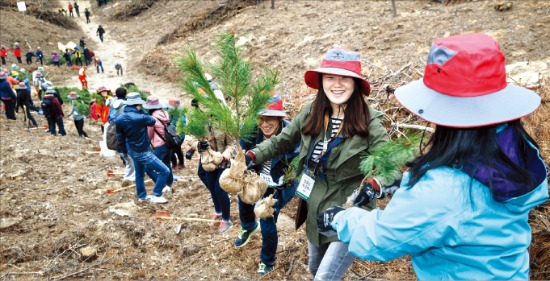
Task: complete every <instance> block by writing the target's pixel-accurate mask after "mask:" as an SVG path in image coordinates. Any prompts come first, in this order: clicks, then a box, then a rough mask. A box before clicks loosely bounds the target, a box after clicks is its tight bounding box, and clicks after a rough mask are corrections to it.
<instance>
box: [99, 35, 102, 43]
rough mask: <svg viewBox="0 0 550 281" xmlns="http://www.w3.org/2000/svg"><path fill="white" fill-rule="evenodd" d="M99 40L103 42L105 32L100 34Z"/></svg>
mask: <svg viewBox="0 0 550 281" xmlns="http://www.w3.org/2000/svg"><path fill="white" fill-rule="evenodd" d="M99 40H101V43H103V33H100V34H99Z"/></svg>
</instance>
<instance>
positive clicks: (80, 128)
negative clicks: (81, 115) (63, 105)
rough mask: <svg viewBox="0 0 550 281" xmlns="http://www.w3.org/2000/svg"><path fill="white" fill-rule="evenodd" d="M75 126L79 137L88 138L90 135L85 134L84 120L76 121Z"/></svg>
mask: <svg viewBox="0 0 550 281" xmlns="http://www.w3.org/2000/svg"><path fill="white" fill-rule="evenodd" d="M74 126H75V127H76V131H77V132H78V135H79V136H81V137H82V136H84V137H88V134H86V132H84V119H80V120H74Z"/></svg>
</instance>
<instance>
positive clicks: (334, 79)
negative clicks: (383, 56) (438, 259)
mask: <svg viewBox="0 0 550 281" xmlns="http://www.w3.org/2000/svg"><path fill="white" fill-rule="evenodd" d="M304 80H305V83H306V84H307V85H308V86H309V87H311V88H314V89H317V96H316V97H315V99H314V100H313V101H312V102H310V103H308V104H306V105H304V107H303V108H302V110H301V111H300V113H299V114H298V116H296V118H294V120H292V123H291V124H290V125H289V126H287V127H285V128H284V129H283V130H282V132H281V133H280V134H279V135H277V136H274V137H271V138H269V139H267V140H265V141H264V142H262V143H260V144H258V145H257V146H256V148H254V149H252V150H249V151H248V152H247V153H246V155H247V157H248V158H247V160H248V159H250V160H249V161H254V162H255V163H256V164H263V163H265V162H266V161H268V160H270V159H273V158H274V157H276V156H277V155H280V154H282V153H284V152H287V151H289V150H290V149H292V148H293V147H294V146H295V145H297V144H300V145H301V150H300V155H299V156H298V159H300V162H299V165H298V167H300V168H299V174H301V180H300V183H299V185H298V189H297V192H296V194H297V195H298V196H299V197H300V203H299V204H300V207H299V209H298V210H299V211H298V214H297V215H296V227H300V225H301V224H302V223H303V222H304V221H305V222H306V226H307V228H306V234H307V239H308V250H309V271H310V273H311V274H312V275H313V279H315V280H339V279H341V278H342V276H343V275H344V273H345V272H346V270H347V268H348V267H349V266H350V265H351V264H352V263H353V261H354V260H355V257H354V256H353V255H351V254H350V253H349V252H348V246H347V245H346V244H344V243H342V242H340V241H338V238H337V237H327V236H325V235H322V234H321V233H320V232H319V231H318V229H317V214H318V213H319V212H320V211H323V210H325V209H327V208H329V207H332V206H336V205H342V204H344V203H345V201H346V199H347V197H348V196H350V195H351V194H352V193H353V192H354V190H355V189H356V188H357V187H358V186H361V185H363V186H364V188H366V189H369V190H375V191H379V190H380V186H379V180H380V181H382V182H383V183H385V182H392V181H393V180H395V179H378V180H377V179H367V180H365V181H364V180H363V178H364V176H363V175H362V173H361V171H360V170H359V163H360V162H361V159H362V158H363V157H364V156H365V155H369V153H371V152H372V151H374V150H375V149H376V148H377V147H378V146H379V145H381V144H383V143H385V142H387V141H388V140H389V136H388V134H387V132H386V129H385V128H384V125H383V123H382V113H380V112H378V111H376V110H374V109H373V108H372V107H371V106H369V105H368V104H367V102H366V97H367V96H368V95H369V93H370V85H369V83H368V82H367V81H366V80H365V79H364V78H363V77H362V76H361V60H360V56H359V54H358V53H356V52H353V51H350V50H345V49H331V50H328V51H327V53H326V55H325V57H324V59H323V61H322V62H321V67H320V68H317V69H312V70H308V71H307V72H306V73H305V75H304ZM357 205H358V206H361V207H363V208H366V209H373V208H374V207H375V206H376V201H375V200H373V201H370V202H365V204H363V203H362V202H357Z"/></svg>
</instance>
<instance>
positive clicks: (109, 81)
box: [58, 0, 183, 101]
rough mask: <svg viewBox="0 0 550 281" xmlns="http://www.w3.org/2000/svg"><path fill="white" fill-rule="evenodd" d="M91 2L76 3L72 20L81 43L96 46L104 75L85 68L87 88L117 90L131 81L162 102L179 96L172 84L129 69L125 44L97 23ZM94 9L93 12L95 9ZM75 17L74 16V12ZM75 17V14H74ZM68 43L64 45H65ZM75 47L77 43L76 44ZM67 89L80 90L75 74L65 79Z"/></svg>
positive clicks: (64, 0)
mask: <svg viewBox="0 0 550 281" xmlns="http://www.w3.org/2000/svg"><path fill="white" fill-rule="evenodd" d="M58 1H59V3H60V4H61V6H62V7H67V6H68V4H69V2H71V3H74V1H67V0H58ZM92 3H93V2H91V1H78V4H79V6H80V8H79V10H80V17H75V18H74V19H75V21H76V23H77V24H78V26H80V28H81V29H82V31H83V36H84V38H85V39H84V40H85V41H86V42H92V41H93V42H94V43H95V45H96V46H97V48H96V49H94V50H92V51H94V53H95V55H96V56H97V57H99V58H100V59H101V61H102V62H103V68H104V73H101V70H100V72H99V73H97V69H96V67H95V66H94V65H93V63H92V64H91V65H90V66H88V71H87V74H88V87H89V89H90V90H96V89H97V88H99V87H101V86H105V87H107V88H108V89H112V90H113V91H114V89H116V88H118V87H120V85H123V84H126V83H129V82H132V83H135V84H136V86H138V87H139V88H140V89H149V90H150V91H151V93H152V94H153V95H156V96H159V97H160V98H161V101H167V100H168V98H169V97H181V95H182V94H183V92H182V91H181V90H180V89H178V88H177V86H175V85H173V84H174V83H164V82H162V81H154V80H152V79H151V78H146V77H144V76H143V75H140V73H139V72H138V71H137V70H134V69H131V68H128V65H130V63H129V60H130V59H131V58H129V57H128V52H129V48H128V46H127V45H126V43H125V42H122V41H118V39H117V38H121V37H120V36H119V34H116V33H112V30H113V29H112V28H110V24H109V23H102V22H98V19H99V17H98V16H95V14H96V13H97V12H98V11H97V9H99V8H97V6H92ZM118 4H120V3H114V4H109V5H107V6H104V7H103V9H104V10H105V9H111V8H113V7H116V5H118ZM85 8H88V10H90V12H91V17H90V23H86V17H85V16H84V9H85ZM94 9H95V10H94ZM75 14H76V13H75ZM75 16H76V15H75ZM99 25H102V26H103V28H104V29H105V34H104V35H103V41H104V42H101V40H100V39H99V36H97V34H96V31H97V28H98V27H99ZM64 43H67V42H64ZM75 43H77V44H78V42H75ZM117 62H119V63H120V64H122V67H123V69H124V75H123V76H117V73H116V70H115V63H117ZM64 85H65V86H67V87H77V88H80V86H81V85H80V81H79V80H78V76H77V75H72V76H71V77H68V79H67V81H65V83H64Z"/></svg>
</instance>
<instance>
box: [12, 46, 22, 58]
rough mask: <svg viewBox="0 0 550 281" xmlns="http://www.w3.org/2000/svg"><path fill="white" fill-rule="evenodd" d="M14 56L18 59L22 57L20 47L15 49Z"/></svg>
mask: <svg viewBox="0 0 550 281" xmlns="http://www.w3.org/2000/svg"><path fill="white" fill-rule="evenodd" d="M13 54H14V55H15V56H16V57H20V56H21V48H19V46H17V47H15V48H13Z"/></svg>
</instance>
